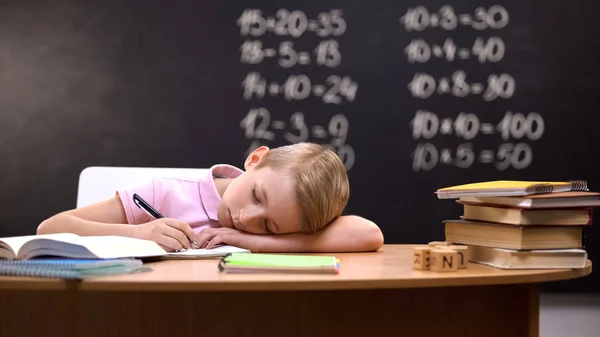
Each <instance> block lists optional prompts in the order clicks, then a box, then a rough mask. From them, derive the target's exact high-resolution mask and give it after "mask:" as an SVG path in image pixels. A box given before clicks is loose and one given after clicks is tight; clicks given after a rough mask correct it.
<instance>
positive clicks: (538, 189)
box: [435, 180, 588, 199]
mask: <svg viewBox="0 0 600 337" xmlns="http://www.w3.org/2000/svg"><path fill="white" fill-rule="evenodd" d="M569 191H588V184H587V182H586V181H585V180H570V181H518V180H495V181H485V182H477V183H471V184H464V185H456V186H450V187H444V188H440V189H438V190H437V191H436V192H435V193H436V194H437V197H438V199H457V198H461V197H474V196H477V197H483V196H489V197H495V196H523V195H532V194H542V193H553V192H569Z"/></svg>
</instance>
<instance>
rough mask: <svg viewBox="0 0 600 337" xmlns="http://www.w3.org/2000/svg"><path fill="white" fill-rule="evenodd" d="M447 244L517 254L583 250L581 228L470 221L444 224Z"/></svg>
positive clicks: (452, 221) (449, 221)
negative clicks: (527, 251) (495, 249)
mask: <svg viewBox="0 0 600 337" xmlns="http://www.w3.org/2000/svg"><path fill="white" fill-rule="evenodd" d="M444 230H445V237H446V239H445V240H446V241H449V242H453V243H456V244H463V245H473V246H484V247H493V248H505V249H516V250H533V249H571V248H578V249H579V248H582V247H583V228H582V226H544V225H538V226H519V225H507V224H499V223H491V222H482V221H481V222H480V221H471V220H445V221H444Z"/></svg>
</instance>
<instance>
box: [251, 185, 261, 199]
mask: <svg viewBox="0 0 600 337" xmlns="http://www.w3.org/2000/svg"><path fill="white" fill-rule="evenodd" d="M252 197H254V200H256V201H257V202H260V200H258V197H257V196H256V187H253V188H252Z"/></svg>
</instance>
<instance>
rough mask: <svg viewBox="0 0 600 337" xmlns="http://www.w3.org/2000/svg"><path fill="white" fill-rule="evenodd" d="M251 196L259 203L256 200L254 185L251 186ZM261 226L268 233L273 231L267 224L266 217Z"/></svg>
mask: <svg viewBox="0 0 600 337" xmlns="http://www.w3.org/2000/svg"><path fill="white" fill-rule="evenodd" d="M252 197H253V198H254V200H256V202H258V203H260V200H258V197H257V196H256V187H253V188H252ZM263 226H264V228H265V231H266V232H267V233H268V234H273V232H272V231H271V230H270V229H269V225H268V224H267V219H266V218H265V220H264V221H263Z"/></svg>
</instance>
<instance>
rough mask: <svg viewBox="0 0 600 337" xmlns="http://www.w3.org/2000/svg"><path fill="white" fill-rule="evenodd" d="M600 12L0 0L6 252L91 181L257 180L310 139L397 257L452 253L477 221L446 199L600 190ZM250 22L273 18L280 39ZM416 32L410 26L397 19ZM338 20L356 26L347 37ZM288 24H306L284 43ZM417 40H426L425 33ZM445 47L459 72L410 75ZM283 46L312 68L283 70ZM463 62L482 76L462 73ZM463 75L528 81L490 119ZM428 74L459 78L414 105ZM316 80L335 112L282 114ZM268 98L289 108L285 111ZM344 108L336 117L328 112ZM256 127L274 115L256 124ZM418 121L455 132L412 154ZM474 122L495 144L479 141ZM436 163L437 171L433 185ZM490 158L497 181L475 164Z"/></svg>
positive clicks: (295, 107) (598, 253) (261, 0)
mask: <svg viewBox="0 0 600 337" xmlns="http://www.w3.org/2000/svg"><path fill="white" fill-rule="evenodd" d="M419 5H423V6H424V7H423V8H421V9H425V10H426V12H427V13H429V15H430V16H429V21H423V20H421V21H419V20H417V19H419V16H418V15H410V13H411V11H410V9H413V10H414V9H416V10H417V11H421V9H418V8H417V6H419ZM444 5H450V6H451V10H452V11H450V10H449V9H448V8H444V7H443V6H444ZM495 5H496V7H494V6H495ZM497 6H501V8H500V7H497ZM598 7H600V6H599V5H596V4H594V1H592V0H590V1H571V2H569V3H567V2H566V1H558V0H551V1H547V0H546V1H542V0H520V1H512V0H510V1H488V0H478V1H434V0H422V1H421V2H414V1H389V0H387V1H383V0H377V1H374V0H371V1H366V0H365V1H333V0H327V1H321V2H317V1H266V0H255V1H198V0H195V1H191V0H190V1H142V0H138V1H84V2H81V1H66V0H65V1H27V0H19V1H17V0H15V1H6V0H0V186H1V192H2V199H1V201H2V202H1V203H0V236H12V235H26V234H32V233H34V232H35V228H36V227H37V225H38V223H39V222H41V221H42V220H44V219H45V218H47V217H49V216H51V215H53V214H54V213H57V212H60V211H62V210H65V209H68V208H72V207H74V206H75V203H76V191H77V180H78V175H79V173H80V172H81V170H83V169H84V168H85V167H87V166H92V165H107V166H159V167H210V166H211V165H213V164H216V163H229V164H232V165H236V166H239V167H242V163H243V160H244V158H245V155H246V153H247V151H248V150H249V149H252V148H254V147H256V146H258V145H259V144H264V145H268V146H271V147H275V146H279V145H285V144H289V143H290V142H296V141H300V140H306V141H314V142H319V143H322V144H330V145H332V146H334V148H335V149H336V151H339V154H340V156H341V157H342V158H343V159H344V161H345V163H346V165H347V168H348V173H349V176H350V181H351V189H352V196H351V200H350V203H349V205H348V207H347V210H346V212H347V213H355V214H360V215H362V216H364V217H367V218H370V219H372V220H373V221H375V222H377V223H378V224H379V225H380V227H381V228H382V230H383V231H384V234H385V238H386V243H424V242H428V241H432V240H442V239H443V226H442V223H441V221H442V220H444V219H448V218H456V217H458V216H460V215H461V214H462V209H461V208H460V207H459V206H458V205H457V204H455V203H454V201H452V200H438V199H437V198H436V197H435V195H434V193H433V192H434V191H435V190H436V189H437V188H440V187H445V186H450V185H454V184H461V183H468V182H473V181H483V180H494V179H522V180H526V179H531V180H569V179H586V180H588V182H589V184H590V188H591V189H592V190H600V177H599V176H598V173H597V169H596V167H595V165H594V161H595V160H594V157H595V156H596V155H597V152H598V150H599V149H600V145H599V143H598V139H599V136H598V134H599V133H598V121H599V117H598V113H599V111H598V108H597V106H596V101H597V97H598V94H597V93H596V89H597V82H598V79H599V78H600V77H599V76H598V75H600V72H599V65H598V60H599V59H600V58H599V48H598V47H599V44H600V42H599V41H600V39H598V37H597V33H596V32H597V31H598V28H599V27H598V26H599V25H600V24H599V23H598V22H599V20H598V17H597V13H598ZM246 9H247V10H252V9H257V10H260V11H261V17H262V18H265V20H264V21H261V19H260V18H258V16H255V17H253V16H252V14H251V13H252V12H250V11H246V12H245V10H246ZM282 9H285V10H287V12H286V11H282ZM498 9H500V11H499V12H498V11H497V10H498ZM502 9H504V10H505V11H506V12H505V13H507V14H508V18H509V21H508V24H507V25H506V26H503V27H489V26H488V27H487V28H485V29H476V28H475V27H481V24H482V23H481V22H482V20H483V22H487V23H488V24H491V25H494V23H498V19H499V18H500V15H501V14H496V15H494V16H491V17H490V16H488V17H486V15H485V14H493V13H494V12H496V13H500V12H502ZM336 10H339V11H336ZM244 13H245V14H244ZM286 13H287V14H288V15H286ZM320 13H325V14H320ZM407 13H409V15H406V14H407ZM412 13H415V12H414V11H413V12H412ZM418 13H424V12H422V11H421V12H418ZM452 13H454V14H452ZM460 14H463V15H462V16H461V15H460ZM453 15H454V16H453ZM303 16H305V17H306V20H304V21H303V19H302V17H303ZM403 16H404V17H405V18H408V19H406V20H400V18H401V17H403ZM268 17H270V18H273V20H272V21H269V20H267V19H266V18H268ZM340 17H341V18H342V19H343V20H344V22H345V27H344V26H339V25H337V24H336V23H339V18H340ZM432 17H434V19H433V21H432V20H431V18H432ZM453 17H454V18H455V19H456V18H459V17H463V18H466V19H465V21H464V24H461V23H460V22H459V21H457V22H458V24H457V25H456V27H454V28H453V29H446V28H449V26H447V24H451V21H447V20H445V19H449V20H452V18H453ZM290 18H291V19H294V18H300V19H298V20H288V19H290ZM420 18H421V19H423V18H424V17H423V16H420ZM435 18H438V20H437V21H436V20H435ZM469 18H470V20H471V21H470V24H469ZM486 18H487V19H488V21H485V19H486ZM415 20H416V21H415ZM261 22H262V23H264V24H267V23H268V22H273V25H271V26H270V27H271V29H269V30H267V31H266V32H264V33H262V34H258V36H253V35H251V34H250V35H248V36H245V35H244V34H243V28H244V24H246V23H247V24H249V25H250V26H248V27H252V28H251V30H250V31H252V32H258V33H261V32H260V29H261V27H262V26H261ZM286 22H287V23H289V22H292V24H291V25H289V24H287V25H283V26H282V27H283V28H284V29H283V30H281V31H280V30H279V24H280V23H286ZM415 22H416V23H417V24H423V23H429V25H424V26H421V28H423V29H422V30H415V29H414V28H419V27H417V26H413V25H412V23H415ZM303 23H304V24H307V26H305V27H306V29H305V30H302V29H301V28H302V24H303ZM276 27H277V28H276ZM290 27H291V28H290ZM407 27H408V28H413V29H407ZM444 27H446V28H444ZM298 28H300V30H298ZM333 28H336V29H337V30H334V29H333ZM282 32H283V33H282ZM317 32H322V34H321V35H322V36H319V35H318V34H317ZM296 33H297V34H296ZM338 33H339V34H338ZM290 34H292V35H290ZM448 38H450V39H452V44H451V45H450V46H452V45H453V46H456V48H457V49H455V54H454V55H455V58H454V59H448V58H447V57H448V55H450V56H451V55H453V53H452V48H442V49H441V53H440V52H439V51H438V56H442V57H437V56H435V55H433V54H432V56H431V57H430V58H429V59H428V60H426V62H422V63H420V62H413V63H411V62H409V60H408V56H409V55H407V53H406V52H405V51H406V48H407V47H408V46H409V45H411V43H413V46H414V45H415V44H414V43H417V42H414V41H416V40H417V39H422V41H423V43H426V44H427V46H429V47H430V48H433V49H435V47H434V45H437V46H444V43H445V41H447V39H448ZM478 38H482V41H483V44H481V45H480V46H479V47H481V46H483V47H482V48H478V47H477V43H476V41H477V39H478ZM490 38H493V39H492V40H493V41H496V42H497V41H499V40H501V41H502V43H503V44H504V46H505V52H504V55H503V56H502V57H499V60H497V62H491V61H490V59H489V58H487V59H486V62H479V61H478V56H479V55H483V56H494V55H495V56H498V54H496V53H495V52H494V51H492V52H490V51H489V48H487V49H486V48H485V46H486V43H487V45H489V44H490V43H489V42H487V41H490V40H489V39H490ZM253 41H260V43H262V45H263V50H264V49H269V48H272V49H273V50H274V51H275V52H276V55H274V56H268V55H267V56H264V54H263V56H264V58H263V59H262V61H260V62H255V63H247V62H243V60H242V59H245V60H248V59H249V58H248V55H250V56H253V57H254V60H255V61H258V60H260V58H256V57H260V55H261V54H260V51H259V52H258V53H253V54H244V55H245V56H242V52H241V47H242V45H243V44H244V43H245V42H248V44H247V45H250V44H252V43H254V42H253ZM286 41H287V42H291V43H293V49H294V50H295V51H296V53H301V52H306V53H307V54H306V55H304V54H303V55H304V58H305V59H306V57H307V56H308V57H309V61H310V62H309V63H308V64H295V65H294V66H291V67H282V66H280V65H278V60H279V58H280V57H281V56H282V54H281V53H279V51H280V49H279V48H280V46H286V43H284V42H286ZM282 43H283V44H282ZM336 43H337V47H336ZM319 44H321V46H322V47H321V48H322V49H318V48H319V47H318V46H319ZM448 45H449V44H446V46H448ZM474 45H475V46H476V48H475V52H473V48H472V47H473V46H474ZM323 46H324V47H323ZM327 46H329V48H330V49H327ZM315 48H317V49H318V50H320V53H321V56H320V57H321V59H317V57H319V56H318V55H317V54H316V53H315V52H313V51H314V50H315ZM463 48H464V50H466V52H467V53H468V55H470V57H469V58H467V59H462V58H459V57H457V55H458V51H459V50H460V49H463ZM409 49H410V48H409ZM433 49H432V50H433ZM250 50H252V49H250ZM282 50H283V53H285V48H283V49H282ZM411 50H412V51H414V50H416V49H411ZM255 51H256V49H255ZM478 51H479V52H478ZM337 52H339V54H336V53H337ZM267 54H268V52H267ZM434 54H435V52H434ZM297 55H299V54H297ZM336 55H338V56H339V55H341V62H339V64H337V65H336V66H335V67H331V66H327V65H323V64H319V62H320V61H323V60H325V59H328V57H331V56H333V57H335V56H336ZM322 57H325V58H322ZM250 59H252V57H250ZM336 60H337V59H330V61H331V62H335V61H336ZM458 70H462V71H464V74H465V75H466V78H465V79H464V80H465V81H466V82H467V83H481V84H482V89H483V91H484V92H488V90H489V89H490V88H495V87H494V84H493V80H492V84H491V86H490V85H489V84H490V83H489V82H488V79H489V78H490V76H493V75H497V76H500V75H501V74H506V75H504V77H502V78H512V79H514V84H515V86H514V92H512V94H510V93H509V94H508V95H506V96H505V97H496V98H495V99H493V100H487V101H486V100H485V99H484V96H483V95H482V93H471V94H469V95H467V96H465V97H459V96H456V95H454V94H452V90H451V89H452V88H461V87H462V83H463V82H462V80H461V79H460V78H456V77H455V78H452V75H453V73H454V72H455V71H458ZM253 72H255V73H256V74H258V75H259V76H260V78H259V79H258V80H257V81H258V88H259V89H260V88H261V85H262V84H261V83H262V82H261V81H263V80H266V81H267V82H266V83H265V84H264V87H262V88H264V89H265V94H264V97H262V98H258V97H257V96H256V95H253V96H252V98H250V99H248V100H247V99H245V98H244V91H245V88H244V87H243V84H242V81H244V79H245V78H246V76H247V75H249V74H250V75H252V73H253ZM418 73H424V74H428V75H431V76H432V78H435V79H436V81H437V82H436V83H437V85H436V87H435V88H436V89H437V88H439V87H440V79H441V78H443V77H445V78H448V79H453V81H450V82H448V84H449V88H450V90H449V91H444V90H442V91H441V92H439V93H438V92H436V93H434V94H432V95H431V96H430V97H427V98H426V99H423V98H419V97H414V96H413V95H412V94H411V90H410V89H411V88H412V89H414V88H418V87H419V86H418V85H417V84H418V83H417V82H418V81H413V82H412V83H413V86H411V85H409V83H411V81H412V80H413V78H414V77H415V76H418V75H416V74H418ZM290 76H291V79H290ZM294 76H297V77H294ZM331 76H339V77H337V79H339V80H340V81H338V82H336V77H331ZM507 76H510V77H507ZM328 78H329V79H328ZM306 79H309V80H310V82H311V84H312V85H317V86H319V85H321V87H320V88H321V89H322V90H321V95H319V92H318V91H319V89H318V88H319V87H318V88H317V90H316V91H317V92H316V93H314V92H313V93H312V94H310V95H308V96H307V97H304V98H302V97H298V96H295V97H296V98H297V99H293V98H292V99H290V97H292V96H293V95H292V96H288V98H286V93H285V92H287V94H288V95H290V93H293V92H294V90H297V91H298V92H299V93H300V94H301V93H302V92H303V90H304V89H307V88H308V87H304V88H303V87H302V86H298V87H295V86H294V81H295V80H298V81H305V80H306ZM286 81H287V82H286ZM245 83H246V84H247V83H248V81H247V82H245ZM273 83H277V84H278V85H279V86H280V87H281V88H283V89H282V90H283V93H278V94H274V95H272V94H270V91H269V88H270V86H269V85H270V84H273ZM296 83H297V82H296ZM336 84H339V86H337V85H336ZM441 86H442V89H443V88H444V81H443V80H442V81H441ZM313 89H314V87H313ZM353 90H354V91H353ZM259 91H260V90H259ZM323 91H324V93H323ZM331 93H334V94H337V97H338V98H339V99H340V101H339V102H335V100H332V99H330V98H331V97H332V96H329V95H328V94H331ZM488 93H489V92H488ZM496 93H498V92H496ZM499 93H500V94H502V93H507V91H505V90H501V91H500V92H499ZM333 97H335V96H333ZM338 103H339V104H338ZM261 108H264V109H266V110H252V109H261ZM418 110H426V111H429V112H431V113H432V114H430V115H428V116H433V117H434V119H437V120H438V121H439V122H440V123H442V122H443V121H444V120H445V119H447V118H450V119H451V120H452V121H453V122H454V121H457V120H458V121H459V122H457V123H455V124H453V127H452V128H451V129H448V128H447V127H446V128H444V130H445V132H440V131H438V132H437V133H435V134H434V136H433V137H431V138H429V139H426V138H424V137H420V138H415V137H413V131H414V130H413V128H412V127H411V120H412V119H413V118H414V117H415V116H416V113H417V111H418ZM251 111H255V112H256V111H263V114H262V115H254V114H253V113H251ZM265 111H267V113H268V115H266V114H264V112H265ZM507 111H511V112H513V113H515V114H516V113H520V114H522V115H519V116H525V117H527V116H530V117H535V116H540V117H541V118H542V120H543V127H541V128H540V125H539V124H537V128H536V127H534V126H533V124H532V125H530V126H531V128H530V129H529V130H530V131H532V132H535V131H536V130H537V131H538V135H541V136H540V137H537V138H536V137H534V138H535V139H532V138H531V137H527V136H526V135H525V136H523V134H519V132H517V133H513V134H512V136H511V137H509V138H506V139H504V138H503V137H502V133H501V132H499V131H497V129H496V126H497V125H498V124H499V123H501V121H502V120H503V118H504V116H505V115H506V113H507ZM461 112H462V113H465V114H472V115H467V116H468V117H467V119H466V120H473V117H476V119H475V120H478V121H479V123H480V124H481V123H486V124H489V125H490V126H493V127H494V128H493V130H494V132H493V133H491V134H485V133H482V132H479V133H477V132H476V133H475V134H473V135H474V138H472V139H471V138H469V137H468V136H467V137H466V138H465V137H464V133H462V132H461V130H465V125H466V124H465V123H463V122H461V121H462V119H461V118H459V117H458V116H459V113H461ZM295 113H296V114H295ZM532 113H535V114H537V115H535V114H533V115H532ZM336 115H337V117H335V116H336ZM247 116H258V117H256V119H254V120H251V119H250V118H246V117H247ZM260 116H262V117H263V118H261V117H260ZM421 116H423V115H421ZM265 117H268V118H269V120H267V119H266V118H265ZM515 118H516V117H515ZM516 120H518V119H516ZM243 121H245V122H247V123H245V124H244V125H245V126H243V125H242V124H243V123H242V122H243ZM252 121H254V128H252V127H251V126H252ZM273 121H275V123H272V122H273ZM261 125H269V127H268V128H266V129H264V130H263V129H261V127H260V126H261ZM515 125H516V126H517V127H518V126H519V124H515ZM246 126H248V127H246ZM446 126H448V125H446ZM467 126H468V125H467ZM302 129H305V130H304V131H302ZM261 130H263V131H265V132H261ZM417 130H421V129H417ZM468 130H469V129H468V128H467V131H468ZM516 130H517V131H518V130H520V128H519V127H518V128H517V129H516ZM542 131H543V132H542ZM302 132H307V133H306V134H303V133H302ZM289 135H293V136H294V137H295V138H290V136H289ZM303 135H306V137H304V138H302V136H303ZM286 137H287V138H286ZM422 149H425V150H422ZM423 151H425V152H423ZM428 151H435V152H437V155H435V156H434V157H435V158H436V159H437V162H433V164H434V165H431V166H428V163H432V162H431V157H429V155H427V153H429V152H428ZM482 151H484V153H485V154H488V155H489V159H491V160H492V162H489V163H485V162H482V161H481V160H480V158H481V157H480V155H481V152H482ZM415 154H416V155H415ZM471 154H472V155H473V157H472V158H473V161H472V162H470V163H469V162H468V161H469V159H470V158H471V157H470V155H471ZM528 156H529V157H528ZM506 158H509V159H510V158H512V164H510V162H509V161H506ZM527 158H529V159H527ZM465 161H466V162H467V163H466V164H465ZM484 161H485V160H484ZM506 163H509V165H505V164H506ZM599 241H600V231H599V229H598V227H594V226H592V228H590V229H589V230H588V231H587V232H586V245H587V249H588V251H589V257H590V259H591V260H592V261H595V260H600V248H598V246H599V244H600V243H599ZM599 281H600V279H599V277H598V276H597V275H596V274H592V275H591V276H588V277H586V278H583V279H580V280H576V281H568V282H557V283H554V284H548V285H546V288H545V289H546V290H550V291H562V290H566V291H572V292H575V291H584V292H598V291H599V290H600V286H599V285H600V282H599Z"/></svg>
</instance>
